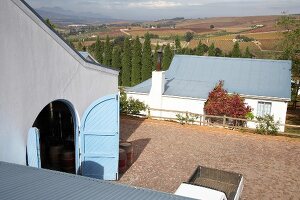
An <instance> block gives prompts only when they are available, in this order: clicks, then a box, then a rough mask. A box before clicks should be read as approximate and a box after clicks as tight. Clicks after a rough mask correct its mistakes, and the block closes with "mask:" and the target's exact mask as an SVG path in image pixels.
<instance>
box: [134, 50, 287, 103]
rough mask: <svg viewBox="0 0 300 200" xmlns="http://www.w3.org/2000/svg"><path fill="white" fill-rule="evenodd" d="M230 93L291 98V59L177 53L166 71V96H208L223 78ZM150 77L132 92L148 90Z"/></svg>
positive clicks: (205, 97)
mask: <svg viewBox="0 0 300 200" xmlns="http://www.w3.org/2000/svg"><path fill="white" fill-rule="evenodd" d="M220 80H224V88H225V89H226V90H227V91H228V92H229V93H238V94H241V95H243V96H247V95H249V96H254V97H266V98H280V99H285V100H289V99H290V98H291V92H290V88H291V61H287V60H263V59H246V58H225V57H208V56H189V55H175V56H174V58H173V60H172V63H171V65H170V68H169V70H167V71H166V85H165V92H164V95H170V96H181V97H193V98H201V99H207V97H208V93H209V92H210V91H211V90H212V89H213V88H214V86H215V85H216V84H217V83H218V82H219V81H220ZM150 89H151V79H149V80H146V81H144V82H142V83H140V84H138V85H136V86H134V87H132V88H129V89H128V91H129V92H137V93H149V92H150Z"/></svg>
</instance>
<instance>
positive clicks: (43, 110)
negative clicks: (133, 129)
mask: <svg viewBox="0 0 300 200" xmlns="http://www.w3.org/2000/svg"><path fill="white" fill-rule="evenodd" d="M0 24H1V26H0V38H1V44H0V161H6V162H11V163H16V164H23V165H25V164H26V163H27V164H28V165H30V166H35V167H42V168H48V169H55V170H61V171H66V172H72V173H75V172H76V173H78V172H79V171H80V172H81V173H82V174H83V175H87V176H91V177H96V178H101V179H110V180H112V179H116V178H117V176H118V174H117V173H118V172H117V171H118V154H119V149H118V148H119V145H118V143H119V98H118V73H119V72H118V71H115V70H113V69H110V68H106V67H103V66H100V65H99V64H97V63H95V62H93V60H91V58H90V57H89V55H87V54H85V53H82V55H81V54H79V53H78V52H77V51H75V50H74V49H72V48H71V47H70V46H68V45H67V43H66V42H65V41H64V40H63V39H62V38H61V37H60V36H59V35H57V34H56V33H55V32H54V31H53V30H52V29H51V28H49V27H48V26H47V25H46V24H45V23H44V21H43V19H42V18H41V17H40V16H39V15H38V14H37V13H36V12H35V11H34V10H33V9H32V8H31V7H30V6H29V5H27V4H26V2H25V1H19V0H5V1H0Z"/></svg>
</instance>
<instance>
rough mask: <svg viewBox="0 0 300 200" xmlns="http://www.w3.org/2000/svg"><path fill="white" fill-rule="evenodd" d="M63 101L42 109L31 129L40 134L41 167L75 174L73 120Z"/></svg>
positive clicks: (68, 108) (71, 112)
mask: <svg viewBox="0 0 300 200" xmlns="http://www.w3.org/2000/svg"><path fill="white" fill-rule="evenodd" d="M73 113H74V112H73V111H71V110H70V106H68V105H67V103H65V102H64V101H60V100H57V101H53V102H51V103H49V104H48V105H47V106H45V107H44V108H43V110H42V111H41V112H40V113H39V115H38V117H37V118H36V120H35V122H34V124H33V127H36V128H38V129H39V132H40V156H41V167H42V168H46V169H52V170H57V171H63V172H68V173H75V138H74V136H75V123H76V121H75V119H74V115H73Z"/></svg>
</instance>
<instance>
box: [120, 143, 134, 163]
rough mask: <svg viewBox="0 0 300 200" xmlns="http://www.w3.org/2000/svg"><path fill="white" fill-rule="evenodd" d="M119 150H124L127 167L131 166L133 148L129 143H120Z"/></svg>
mask: <svg viewBox="0 0 300 200" xmlns="http://www.w3.org/2000/svg"><path fill="white" fill-rule="evenodd" d="M120 148H122V149H124V150H125V152H126V156H127V166H128V167H129V166H131V165H132V163H133V146H132V144H131V142H122V143H120Z"/></svg>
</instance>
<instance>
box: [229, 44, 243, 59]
mask: <svg viewBox="0 0 300 200" xmlns="http://www.w3.org/2000/svg"><path fill="white" fill-rule="evenodd" d="M231 57H234V58H240V57H242V52H241V50H240V45H239V43H238V42H235V43H234V45H233V48H232V51H231Z"/></svg>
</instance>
